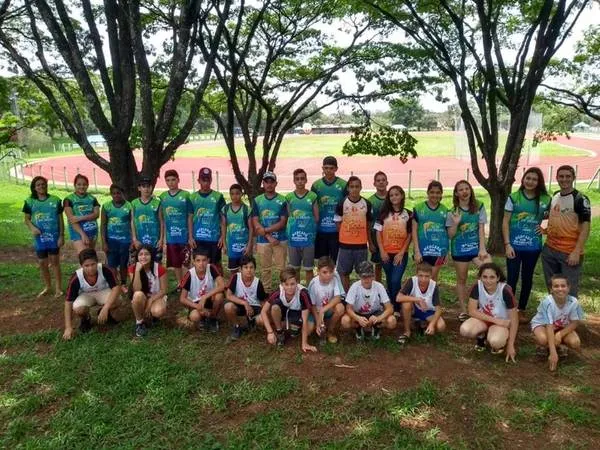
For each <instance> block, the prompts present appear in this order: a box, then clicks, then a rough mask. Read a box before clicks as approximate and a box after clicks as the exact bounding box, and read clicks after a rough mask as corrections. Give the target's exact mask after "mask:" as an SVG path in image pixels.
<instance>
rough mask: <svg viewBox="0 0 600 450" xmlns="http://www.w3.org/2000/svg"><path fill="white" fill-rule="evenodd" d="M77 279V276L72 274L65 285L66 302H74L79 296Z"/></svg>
mask: <svg viewBox="0 0 600 450" xmlns="http://www.w3.org/2000/svg"><path fill="white" fill-rule="evenodd" d="M79 288H80V285H79V278H78V277H77V274H76V273H74V274H73V275H71V278H70V279H69V282H68V283H67V295H66V300H67V301H68V302H71V303H72V302H74V301H75V299H76V298H77V297H78V296H79Z"/></svg>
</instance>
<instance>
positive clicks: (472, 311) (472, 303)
mask: <svg viewBox="0 0 600 450" xmlns="http://www.w3.org/2000/svg"><path fill="white" fill-rule="evenodd" d="M478 305H479V301H478V300H477V299H475V298H470V299H469V306H468V310H469V316H471V317H474V318H475V319H479V320H481V321H483V322H490V323H493V324H495V325H498V326H501V327H504V328H509V327H510V320H504V319H499V318H498V317H492V316H488V315H487V314H484V313H482V312H481V311H479V310H478V309H477V306H478ZM517 320H518V317H517Z"/></svg>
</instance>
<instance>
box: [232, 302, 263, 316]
mask: <svg viewBox="0 0 600 450" xmlns="http://www.w3.org/2000/svg"><path fill="white" fill-rule="evenodd" d="M232 303H233V302H232ZM234 305H235V306H236V309H237V311H236V314H237V315H238V316H240V317H244V316H246V315H247V314H246V308H245V307H244V305H238V304H237V303H234ZM250 307H251V308H252V311H254V315H253V317H257V316H259V315H260V311H261V309H262V306H256V305H250Z"/></svg>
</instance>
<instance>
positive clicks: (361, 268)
mask: <svg viewBox="0 0 600 450" xmlns="http://www.w3.org/2000/svg"><path fill="white" fill-rule="evenodd" d="M357 269H358V270H357V272H358V276H359V277H374V276H375V268H374V267H373V264H371V263H370V262H369V261H362V262H360V263H359V264H358V267H357Z"/></svg>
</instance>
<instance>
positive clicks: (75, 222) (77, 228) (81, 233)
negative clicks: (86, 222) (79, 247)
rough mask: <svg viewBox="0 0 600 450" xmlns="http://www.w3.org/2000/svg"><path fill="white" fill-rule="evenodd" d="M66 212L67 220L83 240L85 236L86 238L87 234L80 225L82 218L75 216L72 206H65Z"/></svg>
mask: <svg viewBox="0 0 600 450" xmlns="http://www.w3.org/2000/svg"><path fill="white" fill-rule="evenodd" d="M64 211H65V215H66V216H67V219H68V220H69V223H70V224H71V227H72V228H73V229H74V230H75V231H76V232H77V234H79V236H81V237H82V238H83V236H86V234H85V232H84V231H83V229H82V228H81V226H80V225H79V223H78V222H79V220H80V218H79V217H77V216H75V214H73V208H71V207H70V206H65V207H64ZM81 217H84V216H81Z"/></svg>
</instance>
